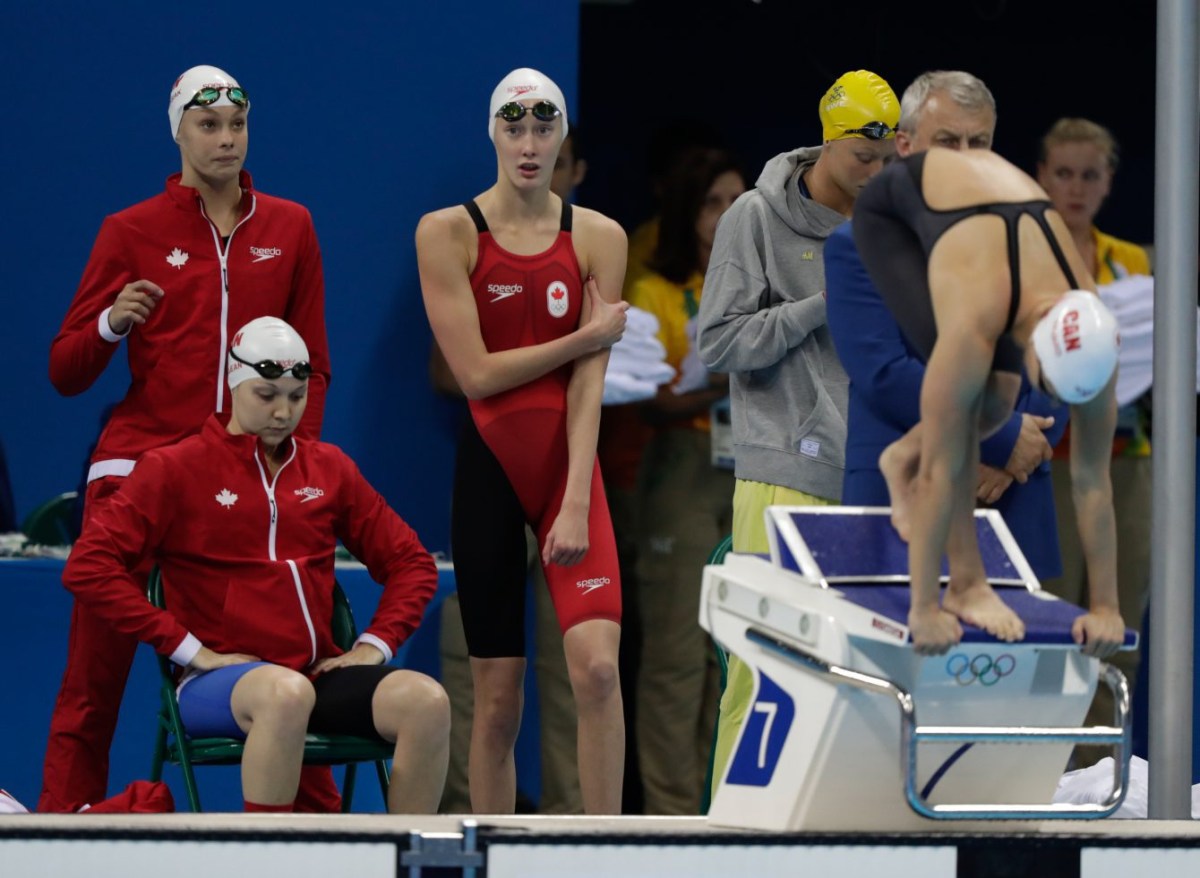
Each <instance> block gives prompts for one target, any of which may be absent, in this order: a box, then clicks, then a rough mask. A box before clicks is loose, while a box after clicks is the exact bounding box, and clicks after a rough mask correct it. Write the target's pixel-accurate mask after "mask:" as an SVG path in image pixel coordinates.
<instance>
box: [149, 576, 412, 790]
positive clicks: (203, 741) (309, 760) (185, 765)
mask: <svg viewBox="0 0 1200 878" xmlns="http://www.w3.org/2000/svg"><path fill="white" fill-rule="evenodd" d="M146 596H147V597H148V598H149V599H150V603H152V604H154V606H156V607H158V608H159V609H162V608H163V607H164V606H165V602H164V598H163V585H162V574H161V573H160V571H159V569H158V568H157V567H155V568H154V570H153V571H152V572H151V574H150V578H149V580H148V581H147V583H146ZM332 625H333V641H334V643H336V644H337V645H338V646H340V647H341V648H342V649H349V648H350V647H351V646H352V645H353V644H354V639H355V638H356V637H357V636H358V634H357V631H356V630H355V626H354V614H353V613H352V612H351V610H350V602H349V601H348V600H346V595H345V593H344V592H343V591H342V588H341V586H339V585H335V586H334V591H333V622H332ZM173 667H174V666H173V664H172V662H171V660H170V659H168V658H166V657H165V656H161V655H160V656H158V668H159V672H160V677H161V686H160V694H161V699H162V704H161V706H160V707H159V710H158V717H157V724H158V734H157V736H156V738H155V742H154V762H153V764H152V766H151V768H150V779H151V780H161V779H162V769H163V763H164V762H170V763H172V764H174V765H178V766H179V768H180V770H181V771H182V772H183V784H184V787H185V789H186V790H187V799H188V806H189V807H190V809H191V810H192V811H196V812H198V811H200V810H201V808H200V793H199V790H198V788H197V786H196V776H195V772H194V771H193V769H194V767H195V766H198V765H237V764H238V763H240V762H241V761H242V751H243V750H244V749H245V741H243V740H241V739H240V738H192V737H189V736H188V734H187V730H186V729H185V728H184V727H183V719H182V718H181V716H180V713H179V699H178V697H177V696H176V693H175V687H176V686H177V685H178V682H177V680H176V679H175V674H174V673H173ZM392 751H393V747H392V745H391V744H388V743H385V742H381V741H377V740H374V739H372V738H360V737H356V736H354V735H316V734H309V735H307V736H306V737H305V739H304V763H305V764H306V765H345V766H346V773H345V778H344V779H343V782H342V811H343V812H349V811H350V804H351V800H352V799H353V797H354V781H355V775H356V770H357V768H358V763H359V762H374V763H375V771H376V774H377V775H378V776H379V788H380V790H381V791H382V792H383V800H384V801H385V802H386V801H387V793H388V773H389V771H388V760H390V759H391V757H392Z"/></svg>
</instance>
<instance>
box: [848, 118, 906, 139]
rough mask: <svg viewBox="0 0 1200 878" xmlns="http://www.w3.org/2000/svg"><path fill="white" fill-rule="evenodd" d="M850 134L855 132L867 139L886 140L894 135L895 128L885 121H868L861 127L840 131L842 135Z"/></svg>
mask: <svg viewBox="0 0 1200 878" xmlns="http://www.w3.org/2000/svg"><path fill="white" fill-rule="evenodd" d="M851 134H857V135H859V136H861V137H865V138H867V140H887V139H888V138H889V137H895V136H896V129H895V128H893V127H891V126H890V125H888V124H887V123H886V122H868V123H867V124H866V125H864V126H863V127H861V128H851V129H849V130H848V131H843V132H842V136H843V137H847V136H849V135H851Z"/></svg>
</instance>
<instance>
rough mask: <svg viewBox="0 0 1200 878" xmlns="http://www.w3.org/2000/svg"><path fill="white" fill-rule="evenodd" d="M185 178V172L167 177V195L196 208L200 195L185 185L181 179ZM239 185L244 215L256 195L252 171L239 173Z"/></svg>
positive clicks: (184, 205) (178, 202)
mask: <svg viewBox="0 0 1200 878" xmlns="http://www.w3.org/2000/svg"><path fill="white" fill-rule="evenodd" d="M182 179H183V174H172V175H171V176H169V177H167V195H169V196H171V200H172V201H174V202H175V203H176V204H178V205H179V206H180V207H183V208H188V209H191V208H194V207H196V204H197V202H198V201H199V200H200V195H199V194H198V193H197V192H196V190H195V189H193V188H192V187H191V186H184V185H183V184H182V183H180V182H179V181H180V180H182ZM238 185H239V186H241V187H242V209H243V216H244V215H245V212H246V210H248V209H249V206H250V200H251V199H252V198H253V197H254V181H253V180H252V179H251V178H250V172H249V171H247V170H243V171H242V172H241V173H240V174H239V175H238Z"/></svg>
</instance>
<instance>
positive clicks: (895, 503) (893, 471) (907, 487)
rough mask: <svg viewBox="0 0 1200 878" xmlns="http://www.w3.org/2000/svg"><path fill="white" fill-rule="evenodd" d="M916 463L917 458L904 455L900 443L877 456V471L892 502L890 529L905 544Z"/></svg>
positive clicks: (890, 446)
mask: <svg viewBox="0 0 1200 878" xmlns="http://www.w3.org/2000/svg"><path fill="white" fill-rule="evenodd" d="M916 463H917V458H916V457H914V456H912V455H909V454H905V452H904V449H903V448H902V447H901V444H900V442H893V443H892V444H891V445H889V446H888V447H887V448H885V449H883V453H882V454H880V455H879V471H880V472H882V473H883V479H884V481H885V482H887V489H888V497H890V498H891V501H892V527H894V528H895V529H896V533H898V534H900V539H902V540H904V542H906V543H907V542H908V537H909V533H910V530H911V529H910V523H909V508H908V507H909V498H910V495H911V492H912V480H913V476H914V475H915V474H916Z"/></svg>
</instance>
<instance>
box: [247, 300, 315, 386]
mask: <svg viewBox="0 0 1200 878" xmlns="http://www.w3.org/2000/svg"><path fill="white" fill-rule="evenodd" d="M260 370H265V371H267V372H272V371H275V370H278V373H279V374H276V375H270V374H263V372H262V371H260ZM289 370H290V377H293V378H300V379H304V378H307V377H308V376H309V375H310V374H312V367H311V366H310V365H309V362H308V346H307V345H305V344H304V339H302V338H301V337H300V333H298V332H296V330H294V329H292V327H291V326H289V325H288V324H287V323H285V322H284V321H282V320H280V319H279V318H278V317H258V318H256V319H254V320H251V321H250V322H249V323H247V324H246V325H245V326H243V327H242V328H241V329H239V330H238V331H237V333H236V334H235V335H234V336H233V344H231V345H230V346H229V365H228V367H227V375H228V380H229V389H230V390H233V388H235V387H237V386H238V385H239V384H241V383H242V382H243V381H249V380H250V379H251V378H267V379H268V380H274V379H275V378H280V377H283V376H284V375H287V374H288V373H289Z"/></svg>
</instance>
